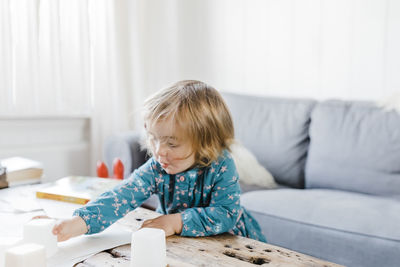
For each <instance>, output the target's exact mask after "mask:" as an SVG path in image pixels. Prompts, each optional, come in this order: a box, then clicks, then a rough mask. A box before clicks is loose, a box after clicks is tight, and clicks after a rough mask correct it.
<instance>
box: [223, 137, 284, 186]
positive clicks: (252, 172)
mask: <svg viewBox="0 0 400 267" xmlns="http://www.w3.org/2000/svg"><path fill="white" fill-rule="evenodd" d="M230 149H231V154H232V157H233V160H234V161H235V165H236V169H237V171H238V173H239V180H240V182H242V183H245V184H249V185H257V186H261V187H264V188H276V187H277V184H276V182H275V180H274V177H272V175H271V173H270V172H269V171H268V170H266V169H265V168H264V167H263V166H261V164H260V163H259V162H258V161H257V159H256V157H255V156H254V155H253V154H252V153H251V152H250V151H249V150H248V149H247V148H245V147H244V146H243V145H241V144H240V143H239V142H237V141H236V142H235V143H233V144H232V145H231V146H230Z"/></svg>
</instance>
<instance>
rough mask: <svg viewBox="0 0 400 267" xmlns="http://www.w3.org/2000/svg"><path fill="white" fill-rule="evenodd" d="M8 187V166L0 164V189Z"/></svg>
mask: <svg viewBox="0 0 400 267" xmlns="http://www.w3.org/2000/svg"><path fill="white" fill-rule="evenodd" d="M6 187H8V182H7V176H6V168H5V167H3V166H1V165H0V189H1V188H6Z"/></svg>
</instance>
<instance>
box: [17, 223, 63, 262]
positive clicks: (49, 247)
mask: <svg viewBox="0 0 400 267" xmlns="http://www.w3.org/2000/svg"><path fill="white" fill-rule="evenodd" d="M55 223H56V221H55V220H53V219H36V220H31V221H29V222H28V223H26V224H25V225H24V242H25V243H36V244H40V245H43V246H44V247H45V249H46V255H47V257H50V256H52V255H53V254H54V253H56V252H57V248H58V247H57V236H55V235H53V233H52V229H53V227H54V225H55Z"/></svg>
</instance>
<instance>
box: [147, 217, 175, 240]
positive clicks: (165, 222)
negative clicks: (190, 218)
mask: <svg viewBox="0 0 400 267" xmlns="http://www.w3.org/2000/svg"><path fill="white" fill-rule="evenodd" d="M141 228H159V229H163V230H164V231H165V236H170V235H174V234H180V233H181V232H182V219H181V214H180V213H175V214H168V215H162V216H160V217H157V218H155V219H151V220H146V221H144V222H143V224H142V227H141Z"/></svg>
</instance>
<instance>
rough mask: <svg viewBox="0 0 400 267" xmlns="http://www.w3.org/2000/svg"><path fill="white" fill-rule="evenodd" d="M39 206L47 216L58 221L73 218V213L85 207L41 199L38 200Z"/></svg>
mask: <svg viewBox="0 0 400 267" xmlns="http://www.w3.org/2000/svg"><path fill="white" fill-rule="evenodd" d="M36 201H37V202H38V204H39V206H40V207H41V208H42V209H43V210H44V212H45V213H46V215H47V216H49V217H51V218H57V219H68V218H71V217H72V213H73V212H74V211H75V210H76V209H78V208H81V207H83V205H80V204H75V203H69V202H63V201H57V200H52V199H41V198H38V199H37V200H36Z"/></svg>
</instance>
